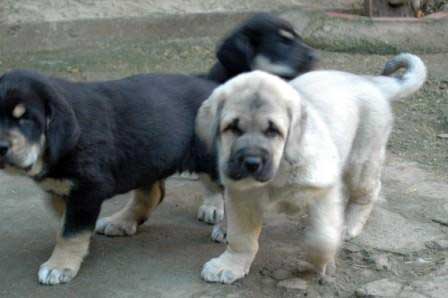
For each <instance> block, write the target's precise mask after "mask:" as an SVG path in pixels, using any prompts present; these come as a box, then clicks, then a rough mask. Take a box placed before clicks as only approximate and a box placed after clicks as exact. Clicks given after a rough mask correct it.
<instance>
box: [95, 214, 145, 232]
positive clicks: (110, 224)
mask: <svg viewBox="0 0 448 298" xmlns="http://www.w3.org/2000/svg"><path fill="white" fill-rule="evenodd" d="M95 231H96V232H97V233H98V234H103V235H106V236H111V237H116V236H132V235H134V234H135V233H137V222H136V221H132V220H124V219H123V218H117V217H115V218H114V217H113V216H109V217H103V218H100V219H99V220H98V221H97V222H96V227H95Z"/></svg>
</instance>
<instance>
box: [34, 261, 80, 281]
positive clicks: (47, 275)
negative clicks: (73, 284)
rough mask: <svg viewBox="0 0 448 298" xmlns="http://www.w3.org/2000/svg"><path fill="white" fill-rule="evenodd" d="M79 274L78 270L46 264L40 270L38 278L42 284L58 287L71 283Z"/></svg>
mask: <svg viewBox="0 0 448 298" xmlns="http://www.w3.org/2000/svg"><path fill="white" fill-rule="evenodd" d="M77 273H78V269H76V268H75V269H74V268H62V267H61V268H59V267H53V266H51V265H48V264H47V263H44V264H42V265H41V266H40V268H39V273H38V278H39V282H40V283H41V284H44V285H57V284H63V283H66V282H69V281H71V280H72V279H73V278H74V277H75V276H76V274H77Z"/></svg>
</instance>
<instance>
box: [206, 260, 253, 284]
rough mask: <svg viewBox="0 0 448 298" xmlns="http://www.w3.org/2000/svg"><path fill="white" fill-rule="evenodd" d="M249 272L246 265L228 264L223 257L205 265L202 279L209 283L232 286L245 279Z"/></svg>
mask: <svg viewBox="0 0 448 298" xmlns="http://www.w3.org/2000/svg"><path fill="white" fill-rule="evenodd" d="M248 271H249V270H245V269H244V265H241V264H235V263H227V262H225V261H224V260H223V258H222V257H219V258H214V259H211V260H210V261H208V262H207V263H205V265H204V267H203V268H202V272H201V277H202V278H203V279H204V280H205V281H208V282H220V283H224V284H231V283H233V282H235V281H236V280H238V279H241V278H243V277H244V276H245V275H246V274H247V273H248Z"/></svg>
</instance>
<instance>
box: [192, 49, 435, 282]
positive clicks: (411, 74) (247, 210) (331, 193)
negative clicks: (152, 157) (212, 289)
mask: <svg viewBox="0 0 448 298" xmlns="http://www.w3.org/2000/svg"><path fill="white" fill-rule="evenodd" d="M402 66H404V67H406V72H405V73H404V75H403V76H401V77H398V78H395V77H386V76H378V77H362V76H357V75H354V74H350V73H345V72H339V71H315V72H310V73H308V74H304V75H303V76H300V77H299V78H297V79H295V80H293V81H292V82H290V84H287V83H286V82H285V81H283V80H281V79H280V78H278V77H275V76H272V75H269V74H266V73H264V72H260V71H255V72H252V73H249V74H243V75H240V76H238V77H236V78H234V79H232V80H230V81H229V82H227V83H226V84H224V85H222V86H221V87H219V88H217V89H216V90H215V91H214V92H213V94H212V95H211V96H210V98H209V99H208V100H206V101H205V102H204V104H203V105H202V106H201V108H200V111H199V113H198V117H197V123H196V124H197V127H196V129H197V133H198V136H199V137H200V138H201V139H202V140H204V142H205V143H206V144H207V146H208V148H209V149H210V150H216V152H217V154H218V165H219V176H220V179H221V182H222V183H223V185H224V186H225V195H226V206H225V207H226V217H227V229H228V230H227V240H228V247H227V250H226V251H225V252H224V253H223V254H222V255H221V256H219V257H218V258H215V259H212V260H210V261H209V262H207V263H206V264H205V265H204V268H203V270H202V278H203V279H205V280H206V281H210V282H222V283H232V282H234V281H236V280H238V279H240V278H242V277H243V276H245V275H246V274H247V273H248V272H249V269H250V265H251V263H252V261H253V259H254V257H255V255H256V252H257V250H258V237H259V235H260V232H261V227H262V217H263V210H264V209H265V208H266V207H267V206H268V205H272V204H278V206H279V207H280V206H282V208H279V209H285V206H290V208H288V209H291V210H293V209H297V207H299V208H300V207H305V208H306V210H307V211H308V214H309V217H308V218H309V224H308V229H307V232H306V236H305V243H306V247H307V253H308V260H309V262H310V264H312V266H313V268H314V269H315V270H316V271H317V272H318V273H319V274H321V275H325V273H326V269H327V266H328V265H329V264H333V263H334V259H335V256H336V253H337V250H338V248H339V246H340V243H341V239H342V232H343V224H344V219H343V211H344V210H343V192H342V189H343V188H346V189H347V190H348V194H349V198H348V199H349V202H348V207H347V210H346V220H345V223H346V235H347V237H348V238H351V237H354V236H356V235H358V234H359V233H360V232H361V230H362V228H363V226H364V224H365V222H366V221H367V218H368V216H369V214H370V212H371V210H372V207H373V203H374V202H375V201H376V200H377V198H378V194H379V192H380V188H381V181H380V177H381V169H382V164H383V161H384V158H385V151H386V143H387V140H388V137H389V133H390V131H391V128H392V112H391V107H390V102H391V101H393V100H396V99H399V98H402V97H406V96H408V95H410V94H412V93H413V92H415V91H417V90H418V89H419V88H420V87H421V86H422V84H423V83H424V81H425V79H426V68H425V65H424V64H423V62H422V61H421V60H420V59H419V58H418V57H416V56H413V55H410V54H401V55H399V56H397V57H395V58H393V59H392V60H390V61H389V62H388V63H387V64H386V67H385V70H384V74H385V75H388V74H391V73H393V72H394V71H396V70H397V69H398V68H400V67H402Z"/></svg>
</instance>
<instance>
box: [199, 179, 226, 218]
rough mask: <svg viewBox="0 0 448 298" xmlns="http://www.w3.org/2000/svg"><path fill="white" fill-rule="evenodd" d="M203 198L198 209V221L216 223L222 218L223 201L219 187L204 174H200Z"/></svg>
mask: <svg viewBox="0 0 448 298" xmlns="http://www.w3.org/2000/svg"><path fill="white" fill-rule="evenodd" d="M200 178H201V182H202V185H203V187H204V199H203V202H202V205H201V206H200V207H199V210H198V219H199V220H200V221H203V222H206V223H209V224H217V223H219V222H220V221H222V220H223V218H224V201H223V197H222V192H221V190H220V188H219V187H218V186H217V185H216V184H215V183H213V181H211V179H210V178H209V177H208V176H206V175H201V176H200Z"/></svg>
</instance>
